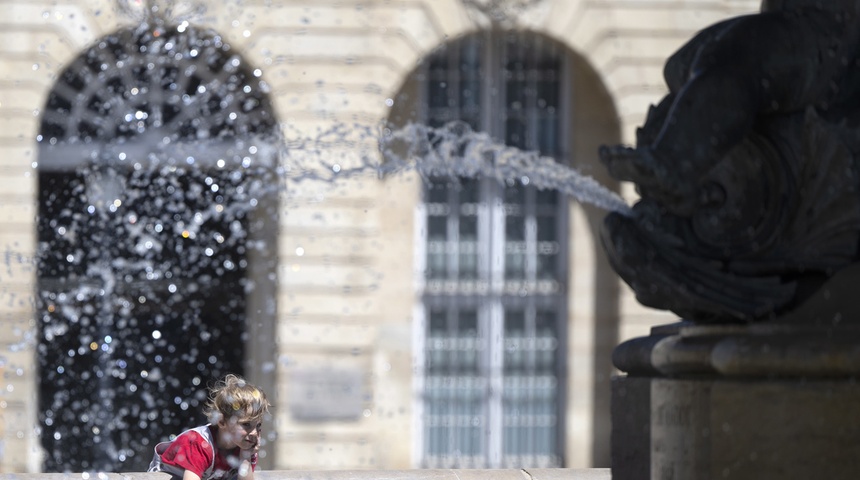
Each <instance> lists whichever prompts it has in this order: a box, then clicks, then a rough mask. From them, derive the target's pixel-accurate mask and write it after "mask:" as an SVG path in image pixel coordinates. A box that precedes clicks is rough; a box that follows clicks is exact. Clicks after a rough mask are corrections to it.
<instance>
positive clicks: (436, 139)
mask: <svg viewBox="0 0 860 480" xmlns="http://www.w3.org/2000/svg"><path fill="white" fill-rule="evenodd" d="M356 133H358V135H359V136H360V137H364V138H370V137H372V138H376V139H377V140H378V150H379V152H381V154H382V163H381V164H380V163H379V154H378V153H377V152H373V153H367V154H363V155H361V160H360V163H359V165H357V166H352V167H346V166H345V164H347V163H348V162H343V163H337V162H334V163H332V162H321V161H320V158H319V156H318V154H319V152H323V151H325V150H326V149H328V148H329V147H331V146H333V145H337V144H339V145H341V148H342V146H343V144H344V143H346V144H348V145H352V146H354V145H356V144H357V143H359V142H360V140H349V137H350V136H352V135H355V134H356ZM290 151H293V152H296V151H302V152H305V153H306V154H308V153H309V154H310V159H311V161H312V162H313V163H314V164H315V166H316V168H314V167H307V166H304V165H305V162H307V161H308V159H307V157H306V158H305V159H304V160H298V159H297V158H296V156H295V155H291V154H290ZM285 157H287V158H288V161H287V167H286V168H287V170H288V171H289V172H291V174H290V180H292V181H304V180H320V181H325V182H335V181H337V180H340V179H349V178H353V177H356V176H359V175H362V174H366V173H375V174H376V175H378V176H380V177H382V176H386V175H392V174H400V173H405V172H408V171H413V170H414V171H416V172H417V173H418V174H419V175H421V176H422V177H425V178H429V177H470V178H472V177H479V176H484V177H489V178H494V179H496V180H497V181H498V182H500V183H504V182H506V181H510V180H518V181H521V182H522V183H524V184H530V185H533V186H535V187H536V188H538V189H542V190H557V191H559V192H561V193H564V194H566V195H569V196H571V197H573V198H574V199H576V200H577V201H579V202H582V203H587V204H590V205H593V206H595V207H598V208H601V209H604V210H608V211H612V212H617V213H620V214H622V215H625V216H632V215H633V213H632V209H631V208H630V206H629V205H628V204H627V203H626V202H625V201H624V199H623V198H621V197H620V196H619V195H618V194H616V193H615V192H613V191H611V190H609V189H608V188H606V187H605V186H603V185H602V184H600V183H599V182H597V181H596V180H594V179H593V178H591V177H589V176H587V175H585V174H583V173H581V172H579V171H578V170H576V169H574V168H571V167H568V166H566V165H563V164H561V163H559V162H557V161H556V160H555V159H553V158H551V157H547V156H541V155H540V154H539V153H537V152H533V151H523V150H520V149H518V148H515V147H511V146H508V145H505V144H503V143H500V142H497V141H495V140H494V139H493V138H491V137H490V135H488V134H487V133H484V132H476V131H473V130H472V129H471V128H470V127H469V126H468V125H467V124H466V123H464V122H460V121H454V122H450V123H448V124H446V125H444V126H442V127H439V128H433V127H430V126H427V125H423V124H409V125H406V126H405V127H402V128H399V129H390V128H385V129H383V132H382V133H381V134H378V135H377V134H375V132H371V129H369V128H367V127H364V128H363V127H358V126H356V127H349V128H347V127H345V126H338V127H335V128H333V129H332V130H329V131H327V132H324V133H322V134H320V135H319V136H318V137H317V139H315V140H313V141H307V140H293V141H290V142H287V152H286V155H285ZM289 158H292V160H293V161H292V162H291V161H290V160H289ZM320 163H322V164H323V165H324V166H325V167H326V168H325V169H323V170H320V169H319V168H318V166H319V165H320Z"/></svg>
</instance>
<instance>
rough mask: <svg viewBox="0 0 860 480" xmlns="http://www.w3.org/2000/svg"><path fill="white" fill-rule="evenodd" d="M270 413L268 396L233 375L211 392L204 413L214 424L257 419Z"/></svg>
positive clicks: (220, 381) (218, 383)
mask: <svg viewBox="0 0 860 480" xmlns="http://www.w3.org/2000/svg"><path fill="white" fill-rule="evenodd" d="M268 411H269V401H268V400H266V394H265V392H263V391H262V390H260V389H259V388H257V387H255V386H254V385H251V384H250V383H248V382H247V381H245V379H244V378H242V377H240V376H238V375H233V374H232V373H231V374H229V375H227V376H226V377H224V379H223V380H219V381H218V382H217V383H216V384H215V385H214V386H213V387H212V388H211V389H210V390H209V401H208V402H206V407H205V408H204V410H203V413H204V414H206V417H207V418H209V421H210V422H212V423H217V422H218V421H219V420H221V419H222V418H223V419H230V418H236V417H238V418H257V417H261V416H262V415H263V414H265V413H267V412H268Z"/></svg>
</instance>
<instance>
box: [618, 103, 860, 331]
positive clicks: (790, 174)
mask: <svg viewBox="0 0 860 480" xmlns="http://www.w3.org/2000/svg"><path fill="white" fill-rule="evenodd" d="M842 128H844V127H840V126H838V125H834V124H832V123H830V122H829V121H826V120H824V119H822V118H821V117H820V116H819V115H817V113H816V112H815V111H814V110H813V109H809V110H807V111H806V112H801V113H796V114H793V115H787V116H783V117H778V118H774V119H771V120H769V122H766V123H762V124H761V125H760V126H759V127H758V128H757V129H756V130H755V131H753V132H751V133H750V135H748V136H747V137H746V138H745V139H744V140H743V141H742V142H741V143H740V144H739V145H737V146H736V147H735V148H733V149H732V150H731V151H730V152H729V153H728V154H727V155H725V156H724V157H723V158H722V160H721V161H720V162H718V163H717V164H716V165H715V166H714V167H712V168H710V169H709V170H707V171H705V172H698V173H696V174H695V175H691V178H690V179H689V180H687V181H688V182H689V183H690V184H693V185H696V193H695V196H690V197H689V198H690V200H689V201H688V202H687V203H686V204H685V205H684V206H683V208H677V207H678V205H677V204H675V205H672V206H667V205H666V199H667V197H666V196H665V195H664V194H656V195H655V194H652V193H653V192H655V191H658V189H657V188H655V178H656V177H654V176H653V175H651V174H650V172H649V173H647V174H645V175H647V177H648V178H646V179H644V180H643V181H642V184H643V185H644V188H640V189H639V190H640V194H641V197H642V198H641V200H640V201H639V202H638V203H637V204H636V205H634V208H633V212H634V215H633V216H622V215H617V214H610V215H608V216H607V217H606V219H605V222H604V225H603V231H602V241H603V245H604V248H605V250H606V252H607V255H608V257H609V260H610V263H611V265H612V266H613V268H614V269H615V270H616V272H617V273H618V274H619V275H620V276H621V278H622V279H623V280H624V281H625V282H626V283H628V284H629V285H630V287H631V288H632V289H633V291H634V292H635V294H636V298H637V300H638V301H639V302H641V303H642V304H643V305H646V306H649V307H653V308H659V309H665V310H670V311H672V312H675V313H676V314H678V315H680V316H682V317H683V318H685V319H688V320H693V321H697V322H702V323H712V322H723V323H726V322H736V321H761V320H765V319H769V318H773V317H774V316H776V315H779V314H782V313H784V312H786V311H787V310H788V309H791V308H794V307H795V306H796V305H798V304H799V303H800V302H802V301H803V298H802V297H803V295H806V294H808V291H809V290H810V285H819V284H820V283H821V279H822V278H827V277H828V276H830V275H832V274H833V273H835V272H836V271H838V270H840V269H841V268H843V267H845V266H847V265H849V264H851V263H852V262H854V261H855V260H856V258H857V245H858V241H860V233H858V232H860V194H858V192H860V188H858V180H857V173H856V172H857V168H856V166H855V158H856V154H855V152H857V151H860V148H857V146H856V145H854V144H852V143H851V142H849V141H846V140H845V138H846V134H847V132H846V131H844V130H842ZM858 144H860V142H858ZM666 178H668V177H666ZM633 180H634V181H636V180H637V179H636V176H635V175H633ZM675 181H681V180H677V179H676V180H675ZM637 186H640V185H639V183H637ZM660 188H661V189H662V191H671V190H672V189H673V188H674V187H673V186H671V185H670V186H668V187H665V188H663V187H660ZM810 279H812V280H810ZM801 284H802V285H803V288H799V287H798V285H801ZM804 292H806V293H804Z"/></svg>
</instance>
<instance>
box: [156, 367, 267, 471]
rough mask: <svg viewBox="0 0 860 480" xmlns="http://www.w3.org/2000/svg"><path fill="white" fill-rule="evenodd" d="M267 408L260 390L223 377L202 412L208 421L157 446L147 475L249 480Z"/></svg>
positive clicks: (243, 382) (234, 378)
mask: <svg viewBox="0 0 860 480" xmlns="http://www.w3.org/2000/svg"><path fill="white" fill-rule="evenodd" d="M268 410H269V402H268V401H267V400H266V394H265V393H263V391H262V390H260V389H259V388H257V387H255V386H253V385H251V384H250V383H247V382H246V381H245V380H244V379H242V378H241V377H239V376H236V375H232V374H231V375H227V376H226V377H225V378H224V380H222V381H219V382H218V383H217V384H215V386H214V387H213V388H212V389H211V391H210V397H209V401H208V403H207V404H206V408H205V410H204V413H205V414H206V416H207V417H208V418H209V422H210V423H208V424H207V425H203V426H201V427H197V428H193V429H191V430H186V431H184V432H182V433H181V434H179V436H178V437H176V438H175V439H173V441H170V442H162V443H159V444H158V445H156V446H155V456H154V457H153V459H152V463H150V465H149V471H150V472H167V473H169V474H171V475H172V476H173V477H174V478H175V479H182V480H233V479H236V478H238V479H239V480H253V478H254V470H255V468H256V466H257V450H258V449H259V445H260V436H261V435H262V431H261V429H262V426H263V423H262V421H263V415H264V414H266V413H267V412H268Z"/></svg>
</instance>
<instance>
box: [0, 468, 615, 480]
mask: <svg viewBox="0 0 860 480" xmlns="http://www.w3.org/2000/svg"><path fill="white" fill-rule="evenodd" d="M169 478H170V477H169V476H168V475H167V474H165V473H142V472H136V473H4V474H0V480H78V479H80V480H168V479H169ZM254 478H255V480H611V478H612V475H611V474H610V471H609V469H608V468H584V469H576V468H529V469H499V470H478V469H475V470H454V469H416V470H330V471H327V470H323V471H307V470H270V471H261V472H257V473H256V474H255V475H254Z"/></svg>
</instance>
